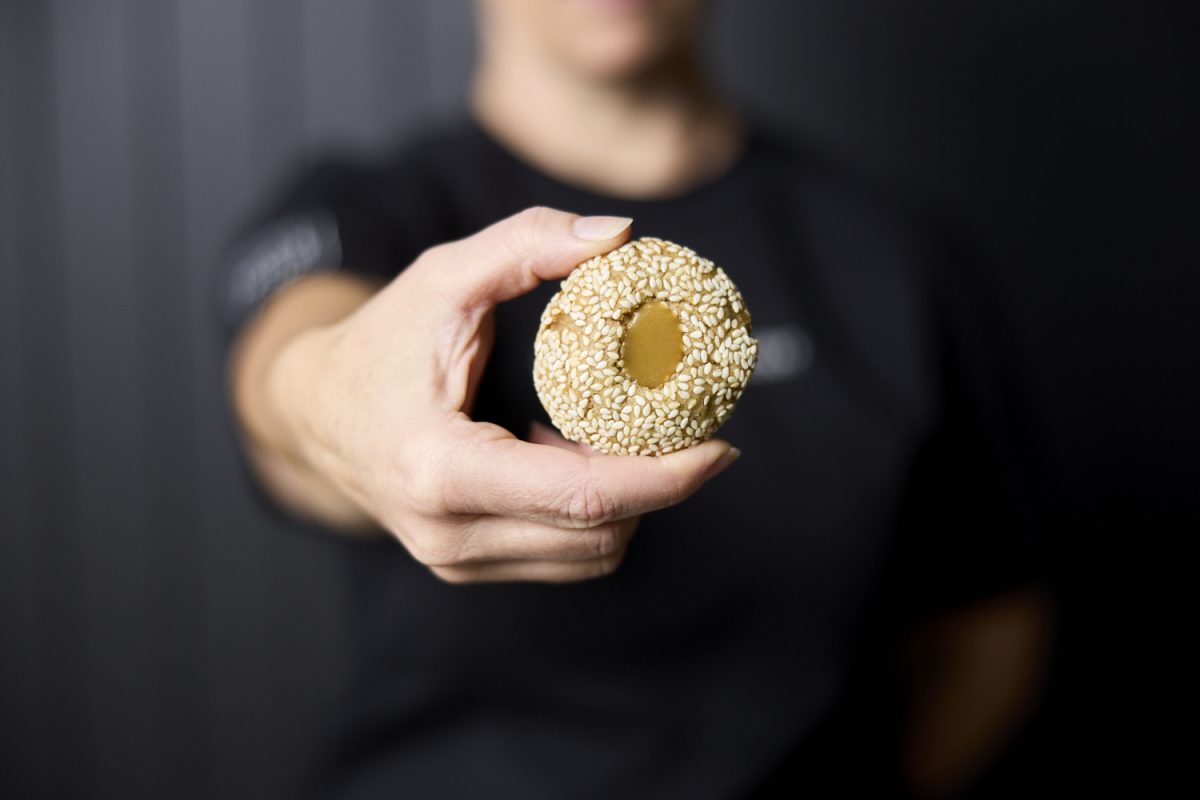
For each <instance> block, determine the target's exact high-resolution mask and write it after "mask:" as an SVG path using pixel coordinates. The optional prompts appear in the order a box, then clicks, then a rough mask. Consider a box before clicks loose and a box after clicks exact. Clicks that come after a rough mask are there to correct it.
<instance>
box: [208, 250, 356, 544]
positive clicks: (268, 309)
mask: <svg viewBox="0 0 1200 800" xmlns="http://www.w3.org/2000/svg"><path fill="white" fill-rule="evenodd" d="M378 288H379V284H378V283H377V282H373V281H370V280H368V279H365V278H362V277H360V276H356V275H351V274H349V273H340V272H333V273H319V274H316V275H311V276H308V277H306V278H302V279H300V280H298V281H296V282H295V283H293V284H291V285H289V286H287V287H285V288H284V289H282V290H280V291H279V292H278V293H277V294H276V295H274V296H273V297H272V298H271V299H270V300H269V301H268V302H267V304H266V305H265V306H264V307H263V309H262V311H261V312H260V313H259V314H258V316H257V317H255V318H254V319H253V320H251V321H250V322H249V323H247V324H246V325H245V326H244V328H243V330H242V332H241V334H240V335H239V337H238V339H237V341H236V343H235V344H234V347H233V349H232V352H231V355H230V360H229V384H230V390H231V393H232V400H233V405H234V410H235V413H236V416H237V419H238V421H239V423H240V426H241V431H242V434H243V435H242V441H243V446H244V447H245V449H246V454H247V457H248V458H249V460H250V463H251V464H252V465H253V467H254V470H255V472H256V473H257V475H258V478H259V480H260V481H261V482H262V485H263V487H264V488H265V489H266V490H267V492H268V493H269V494H271V495H272V497H273V498H274V499H275V500H276V501H277V502H279V503H280V505H282V506H283V507H284V508H286V509H287V510H289V511H290V512H292V513H294V514H297V515H299V516H302V517H305V518H309V519H313V520H315V521H317V522H320V523H322V524H325V525H327V526H330V527H332V528H335V529H338V530H343V531H346V532H362V531H369V530H374V525H373V523H372V520H371V519H370V518H369V517H368V516H367V515H366V514H364V513H363V512H362V510H361V509H360V508H359V507H358V506H357V505H356V504H355V503H353V502H352V501H351V500H349V499H348V498H347V497H346V496H345V495H344V494H342V493H341V492H340V491H339V490H338V489H337V488H336V487H335V486H334V485H333V484H332V483H331V482H330V481H329V480H327V479H326V478H325V476H323V475H322V474H321V473H320V472H319V471H318V470H316V469H314V468H313V466H312V465H311V464H310V463H309V461H308V459H307V458H306V456H305V452H304V450H305V448H304V447H303V444H302V437H303V435H304V432H303V431H302V430H298V426H297V424H296V421H297V420H298V419H300V418H301V417H302V414H301V413H300V412H301V409H300V408H299V407H298V406H299V404H300V403H303V402H304V401H305V399H306V394H307V392H305V391H304V390H303V389H304V384H305V382H306V380H308V377H307V376H306V375H305V371H306V370H307V371H310V372H311V373H313V374H312V376H311V377H312V378H314V379H315V378H317V377H319V376H318V375H317V374H315V373H317V372H319V366H318V365H317V364H315V363H310V362H311V361H312V357H311V356H310V353H315V352H316V351H317V349H316V348H314V347H313V344H314V339H315V338H317V337H318V336H319V334H320V332H321V331H322V330H323V329H325V328H326V327H327V326H329V325H332V324H334V323H336V322H338V321H340V320H342V319H344V318H345V317H347V316H348V315H349V314H351V313H353V312H354V311H355V310H356V309H358V308H359V307H360V306H362V304H363V303H365V302H366V301H367V300H368V299H370V298H371V297H372V296H373V295H374V294H375V292H376V291H377V290H378ZM281 370H287V374H282V373H281ZM297 387H299V390H297Z"/></svg>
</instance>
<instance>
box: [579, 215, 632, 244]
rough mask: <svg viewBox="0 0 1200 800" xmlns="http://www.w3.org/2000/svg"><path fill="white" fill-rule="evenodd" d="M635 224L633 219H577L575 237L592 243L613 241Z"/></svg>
mask: <svg viewBox="0 0 1200 800" xmlns="http://www.w3.org/2000/svg"><path fill="white" fill-rule="evenodd" d="M631 224H633V219H632V218H631V217H576V218H575V235H576V236H578V237H579V238H580V239H587V240H588V241H591V242H598V241H603V240H604V239H611V238H613V237H614V236H616V235H617V234H618V233H620V232H621V231H623V230H625V229H626V228H628V227H629V226H630V225H631Z"/></svg>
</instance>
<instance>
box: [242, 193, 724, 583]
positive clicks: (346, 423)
mask: <svg viewBox="0 0 1200 800" xmlns="http://www.w3.org/2000/svg"><path fill="white" fill-rule="evenodd" d="M629 223H630V220H628V219H622V218H612V217H577V216H575V215H573V214H567V213H563V212H560V211H554V210H551V209H545V208H535V209H530V210H527V211H524V212H522V213H520V214H517V215H515V216H513V217H510V218H509V219H506V220H503V221H501V222H499V223H497V224H495V225H493V226H491V227H489V228H487V229H485V230H483V231H481V232H480V233H478V234H476V235H474V236H471V237H469V238H466V239H463V240H460V241H457V242H452V243H448V244H444V245H440V246H438V247H435V248H433V249H431V250H429V251H427V252H426V253H424V254H423V255H422V256H421V257H420V258H418V259H417V261H416V262H414V263H413V264H412V265H411V266H410V267H409V268H408V269H406V270H405V271H404V272H403V273H402V274H401V275H400V276H399V277H398V278H396V279H395V280H394V281H393V282H392V283H391V284H389V285H388V286H386V287H385V288H383V289H382V290H381V291H379V292H378V293H376V294H375V295H374V296H373V297H371V298H370V299H369V300H368V301H367V302H365V303H364V304H362V305H361V306H360V307H358V308H357V310H356V311H354V312H353V313H351V314H350V315H349V316H347V317H345V318H344V319H342V320H341V321H340V322H337V323H335V324H332V325H326V326H320V327H313V328H309V329H307V330H304V331H303V332H301V333H299V334H297V335H295V336H294V337H292V338H291V340H290V341H289V342H288V343H287V344H286V345H285V346H283V347H281V348H280V349H279V351H278V355H277V356H276V357H275V358H274V359H273V360H272V363H271V364H270V367H269V368H268V369H267V370H265V372H264V375H265V384H264V386H265V404H264V408H265V409H266V412H267V413H266V417H267V418H269V421H270V422H269V425H268V427H269V428H270V431H269V432H268V433H269V435H268V436H267V437H266V438H267V439H268V440H273V441H274V443H275V448H276V449H277V450H280V451H282V452H285V453H288V454H290V460H291V461H295V462H299V463H300V464H302V465H303V468H304V469H305V470H308V471H309V472H311V473H312V474H315V475H316V476H319V477H320V479H321V480H323V481H325V482H327V483H328V484H329V486H331V487H332V488H334V489H335V490H336V491H337V492H338V493H340V495H341V496H343V497H344V498H346V499H348V500H349V501H350V502H351V503H352V504H353V505H354V506H355V507H357V508H358V509H359V510H361V512H362V513H364V514H366V515H368V516H369V517H370V518H372V519H374V520H375V521H377V522H378V524H380V525H381V526H383V527H384V528H385V529H387V530H388V531H390V532H391V533H392V534H394V535H395V536H396V538H398V539H399V540H400V542H401V543H402V544H403V545H404V546H405V547H406V548H407V549H408V551H409V552H410V553H411V554H412V555H413V557H414V558H416V559H417V560H418V561H420V562H421V563H423V564H425V565H427V566H428V567H429V568H430V569H431V570H432V571H433V572H434V573H435V574H437V575H438V576H439V577H441V578H443V579H445V580H447V581H451V582H466V581H490V580H537V581H573V580H581V579H586V578H591V577H595V576H599V575H605V574H608V573H610V572H612V571H613V570H614V569H615V568H616V567H617V566H618V564H619V563H620V560H621V558H622V556H623V555H624V552H625V547H626V546H627V544H628V542H629V539H630V537H631V536H632V534H633V530H634V528H635V526H636V524H637V518H638V516H639V515H640V514H642V513H644V512H647V511H652V510H654V509H658V508H663V507H665V506H669V505H673V504H675V503H678V502H680V501H681V500H683V499H684V498H686V497H688V496H689V495H690V494H692V493H693V492H695V491H696V490H697V489H698V488H699V487H700V485H701V484H702V483H704V481H705V480H707V479H708V478H710V477H712V476H713V475H715V474H717V473H718V472H719V471H721V470H722V469H724V468H725V467H726V466H728V465H729V464H730V463H731V462H732V461H733V459H734V458H735V457H736V454H737V451H735V450H732V449H731V448H730V446H729V445H728V444H727V443H726V442H722V441H718V440H713V441H709V442H705V443H703V444H701V445H699V446H697V447H694V448H691V449H689V450H685V451H682V452H678V453H672V454H670V455H666V456H662V457H657V458H651V457H645V456H605V455H598V454H595V453H593V452H591V451H589V450H588V449H587V448H584V447H582V446H580V445H571V444H570V443H567V442H565V441H563V440H562V439H561V438H559V437H557V435H556V434H553V433H552V432H548V431H542V432H539V433H537V434H536V435H535V436H534V437H532V438H533V439H534V441H531V442H525V441H521V440H520V439H517V438H516V437H515V436H513V434H511V433H510V432H508V431H507V430H504V429H503V428H500V427H498V426H495V425H491V424H487V423H481V422H475V421H473V420H471V418H470V417H469V416H468V412H469V409H470V407H471V403H472V399H473V397H474V394H475V390H476V388H477V386H478V383H479V378H480V376H481V374H482V372H483V367H484V364H485V362H486V359H487V356H488V353H489V351H490V347H491V340H492V332H493V326H492V310H493V308H494V307H495V305H496V304H497V303H500V302H503V301H505V300H509V299H512V298H514V297H517V296H519V295H521V294H524V293H526V292H529V291H530V290H532V289H533V288H534V287H535V286H537V285H538V283H539V282H540V281H543V280H551V279H558V278H562V277H565V276H566V275H567V274H568V273H569V272H570V271H571V269H572V268H573V267H574V266H575V265H577V264H579V263H580V262H581V261H584V260H586V259H588V258H590V257H592V256H594V255H597V254H599V253H604V252H607V251H609V250H611V249H613V248H614V247H617V246H619V245H620V244H622V243H623V242H624V241H625V240H626V239H627V238H628V236H629ZM318 513H319V512H318Z"/></svg>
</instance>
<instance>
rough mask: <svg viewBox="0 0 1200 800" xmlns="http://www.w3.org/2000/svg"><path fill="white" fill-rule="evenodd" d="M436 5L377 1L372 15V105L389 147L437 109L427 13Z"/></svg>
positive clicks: (371, 11) (411, 132) (376, 121)
mask: <svg viewBox="0 0 1200 800" xmlns="http://www.w3.org/2000/svg"><path fill="white" fill-rule="evenodd" d="M430 2H431V0H424V2H413V3H396V2H393V0H374V2H373V3H372V4H371V7H370V9H369V10H368V15H369V19H370V27H371V40H370V52H371V76H370V89H371V102H372V107H373V109H374V112H375V127H376V129H377V130H378V131H379V133H380V135H382V136H383V137H384V138H385V140H386V141H389V142H392V141H401V140H403V139H404V138H406V137H408V136H411V135H412V134H413V133H414V132H415V131H416V130H417V129H418V128H419V127H420V125H421V124H422V122H423V121H424V120H425V119H426V118H427V117H428V115H429V109H430V107H431V105H432V93H431V91H430V87H431V82H432V69H431V66H430V63H429V29H430V25H431V23H432V14H431V13H430V12H429V11H428V9H427V8H426V6H427V5H428V4H429V3H430Z"/></svg>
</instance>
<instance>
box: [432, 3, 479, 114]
mask: <svg viewBox="0 0 1200 800" xmlns="http://www.w3.org/2000/svg"><path fill="white" fill-rule="evenodd" d="M427 6H428V10H429V38H428V44H427V47H428V53H429V78H430V81H429V92H430V100H431V104H432V109H433V113H434V114H435V115H437V116H439V117H446V116H453V115H455V114H459V113H461V112H462V110H463V109H464V107H465V102H466V96H467V84H468V81H469V79H470V76H471V70H472V69H474V65H475V21H474V16H475V15H474V9H475V4H474V3H471V2H467V1H466V0H450V2H439V1H438V0H428V1H427Z"/></svg>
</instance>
